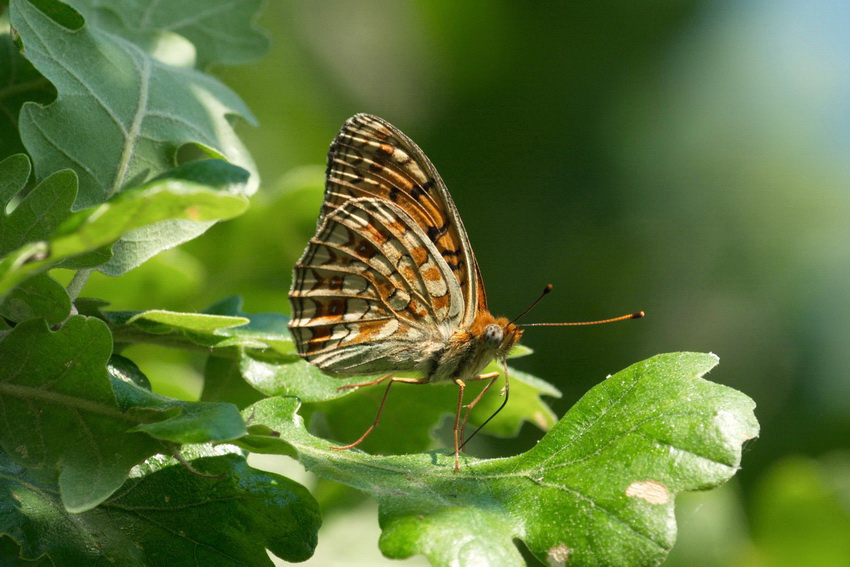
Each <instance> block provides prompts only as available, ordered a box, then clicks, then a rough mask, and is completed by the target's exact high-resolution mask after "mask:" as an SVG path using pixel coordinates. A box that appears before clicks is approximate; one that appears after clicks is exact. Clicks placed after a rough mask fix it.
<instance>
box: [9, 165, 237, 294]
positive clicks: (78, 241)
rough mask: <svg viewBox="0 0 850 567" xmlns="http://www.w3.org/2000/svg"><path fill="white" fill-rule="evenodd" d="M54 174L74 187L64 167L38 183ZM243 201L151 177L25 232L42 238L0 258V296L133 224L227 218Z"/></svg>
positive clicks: (112, 239)
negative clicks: (50, 226) (53, 224)
mask: <svg viewBox="0 0 850 567" xmlns="http://www.w3.org/2000/svg"><path fill="white" fill-rule="evenodd" d="M57 177H59V179H61V180H63V181H64V182H65V183H66V184H65V185H64V186H63V187H64V188H65V189H64V191H65V194H68V193H70V192H71V190H72V189H75V186H74V183H73V174H70V175H65V174H64V173H63V172H60V173H57V174H55V175H53V176H51V177H50V178H48V180H45V181H44V182H43V183H42V184H41V185H39V187H41V186H42V185H44V184H45V183H48V182H49V181H51V180H53V179H55V178H57ZM246 206H247V202H246V200H245V198H244V197H241V196H238V195H230V194H228V193H224V192H220V191H214V190H211V189H208V188H206V187H205V186H202V185H197V184H194V183H191V182H188V181H181V180H172V179H162V180H156V181H153V182H151V183H150V184H149V185H146V186H144V187H141V188H139V189H137V190H134V191H130V192H126V193H122V194H121V195H119V196H117V197H115V198H114V199H112V200H110V201H108V202H106V203H103V204H101V205H98V206H96V207H92V208H90V209H84V210H82V211H77V212H75V213H71V214H69V215H67V216H66V218H65V219H64V221H62V223H61V224H60V225H59V226H58V227H57V228H56V229H55V231H53V232H51V233H50V234H48V235H45V234H42V232H43V231H42V230H41V229H39V231H38V232H34V233H31V234H30V238H42V239H43V240H36V241H29V242H26V243H23V244H21V245H19V246H18V248H17V249H15V250H12V251H11V252H10V253H8V254H7V255H6V256H5V257H3V258H2V259H0V297H3V296H4V295H5V294H6V293H8V292H9V291H10V290H11V289H12V288H14V287H15V286H16V285H18V284H20V283H21V282H22V281H23V280H25V279H26V278H28V277H31V276H33V275H35V274H37V273H40V272H43V271H46V270H48V269H50V268H52V267H56V266H58V265H59V264H61V263H62V262H64V261H65V260H68V259H70V258H74V257H77V256H80V255H83V254H87V253H90V252H94V251H98V250H100V249H101V248H102V247H104V246H106V245H109V244H112V243H113V242H115V241H116V240H117V239H118V238H120V237H121V236H122V235H125V234H127V233H128V232H130V231H132V230H133V229H135V228H138V227H141V226H145V225H149V224H152V223H155V222H157V221H160V220H164V219H174V218H182V219H187V220H191V221H193V222H203V221H208V220H214V219H222V218H229V217H232V216H234V215H237V214H239V213H241V212H242V211H243V210H244V209H245V207H246ZM16 210H17V209H16ZM16 234H17V233H16ZM15 238H18V237H15ZM16 243H17V242H16Z"/></svg>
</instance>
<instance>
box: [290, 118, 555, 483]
mask: <svg viewBox="0 0 850 567" xmlns="http://www.w3.org/2000/svg"><path fill="white" fill-rule="evenodd" d="M547 289H551V286H550V287H549V288H547ZM289 300H290V304H291V308H292V310H291V314H292V317H291V319H290V323H289V330H290V332H291V334H292V336H293V339H294V342H295V345H296V348H297V350H298V354H299V355H300V356H301V357H302V358H303V359H304V360H306V361H308V362H310V363H311V364H314V365H315V366H317V367H318V368H319V369H320V370H322V371H323V372H324V373H326V374H329V375H331V376H334V377H351V376H369V375H381V376H380V377H379V378H376V379H373V380H370V381H367V382H362V383H359V384H351V385H346V386H342V387H341V388H353V387H359V386H371V385H376V384H380V383H382V382H388V383H387V387H386V390H385V391H384V396H383V398H382V400H381V404H380V406H379V408H378V413H377V416H376V417H375V421H374V422H373V423H372V426H371V427H369V428H368V429H367V430H366V432H365V433H364V434H363V435H362V436H361V437H360V439H358V440H357V441H355V442H354V443H351V444H349V445H345V446H342V447H334V448H336V449H349V448H351V447H355V446H357V445H358V444H360V443H361V442H362V441H363V440H364V439H365V438H366V437H367V436H368V435H369V434H370V433H371V432H372V430H373V429H374V428H375V427H376V426H377V424H378V421H379V419H380V416H381V412H382V411H383V407H384V403H385V402H386V399H387V395H388V394H389V391H390V387H391V386H392V385H393V384H394V383H396V382H402V383H408V384H432V383H434V384H436V383H454V384H456V385H457V387H458V399H457V407H456V408H455V419H454V457H455V471H457V470H459V452H460V449H461V447H462V443H461V439H462V436H463V428H464V426H465V424H466V420H467V418H468V417H469V413H470V411H471V410H472V408H473V407H474V405H475V404H476V403H477V402H478V401H479V400H480V399H481V398H482V396H483V395H484V393H485V392H486V391H487V390H488V389H489V388H490V386H492V385H493V382H494V381H495V380H496V378H497V377H498V376H499V373H497V372H491V373H485V374H482V371H483V370H484V368H485V367H486V366H487V365H488V364H489V363H490V362H491V361H492V360H494V359H496V360H500V361H503V362H504V360H505V359H506V358H507V355H508V352H509V351H510V350H511V348H512V347H513V346H514V345H515V344H516V343H517V341H518V340H519V339H520V337H521V336H522V333H523V331H522V330H521V329H519V328H518V326H517V325H516V324H515V323H514V322H512V321H509V320H508V319H507V318H505V317H494V316H493V315H492V314H491V313H490V311H489V310H488V308H487V294H486V292H485V290H484V282H483V281H482V278H481V271H480V270H479V268H478V262H477V261H476V259H475V254H474V253H473V252H472V247H471V245H470V243H469V238H468V236H467V234H466V230H465V229H464V227H463V221H462V220H461V218H460V215H459V214H458V211H457V208H456V207H455V204H454V202H453V201H452V198H451V195H449V192H448V189H447V188H446V185H445V183H443V180H442V179H441V178H440V175H439V174H438V173H437V170H436V169H435V168H434V166H433V164H432V163H431V161H430V160H429V159H428V157H427V156H426V155H425V153H424V152H423V151H422V150H421V149H419V146H417V145H416V144H415V143H414V142H413V140H411V139H410V138H408V137H407V136H406V135H404V134H403V133H402V132H401V131H400V130H398V129H397V128H395V127H394V126H392V125H391V124H390V123H389V122H387V121H385V120H383V119H382V118H378V117H377V116H372V115H369V114H357V115H356V116H353V117H351V118H350V119H348V120H347V121H346V122H345V124H344V125H343V126H342V129H341V130H340V131H339V133H338V134H337V135H336V137H335V138H334V140H333V143H332V144H331V147H330V150H329V152H328V160H327V171H326V184H325V194H324V202H323V203H322V207H321V211H320V214H319V219H318V222H317V229H316V234H315V236H313V238H311V239H310V241H309V244H308V245H307V248H306V250H305V251H304V254H303V255H302V256H301V259H300V260H298V262H297V263H296V264H295V268H294V270H293V275H292V288H291V289H290V292H289ZM527 311H528V310H526V312H527ZM523 314H524V313H523ZM515 320H516V319H515ZM515 320H514V321H515ZM409 371H415V372H416V373H418V375H419V376H420V377H419V378H411V377H403V376H395V375H394V374H395V373H399V372H409ZM476 380H486V381H488V383H487V384H486V385H485V388H484V389H483V390H482V391H481V393H480V394H479V395H478V396H477V397H476V398H475V399H474V400H473V401H472V402H471V403H469V404H467V405H466V406H464V405H463V398H464V390H465V388H466V383H467V382H470V381H476ZM506 388H507V377H506ZM505 402H507V399H506V400H505ZM464 407H466V414H465V416H464V418H463V420H461V418H460V414H461V412H462V410H463V408H464Z"/></svg>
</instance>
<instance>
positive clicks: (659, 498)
mask: <svg viewBox="0 0 850 567" xmlns="http://www.w3.org/2000/svg"><path fill="white" fill-rule="evenodd" d="M626 496H629V497H631V498H635V497H637V498H642V499H643V500H646V501H647V502H649V503H650V504H666V503H667V502H669V501H670V491H669V490H667V487H666V486H664V485H663V484H661V483H660V482H658V481H655V480H638V481H635V482H633V483H631V484H630V485H629V487H628V488H627V489H626Z"/></svg>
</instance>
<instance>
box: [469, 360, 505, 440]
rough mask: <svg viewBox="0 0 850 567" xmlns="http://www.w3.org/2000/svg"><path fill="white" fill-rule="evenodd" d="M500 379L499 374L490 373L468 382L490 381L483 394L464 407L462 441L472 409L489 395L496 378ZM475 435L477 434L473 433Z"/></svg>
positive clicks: (482, 391)
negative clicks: (488, 392)
mask: <svg viewBox="0 0 850 567" xmlns="http://www.w3.org/2000/svg"><path fill="white" fill-rule="evenodd" d="M498 377H499V373H498V372H488V373H487V374H479V375H478V376H476V377H474V378H470V379H469V380H467V382H472V381H473V380H489V382H488V383H487V385H486V386H484V389H483V390H481V392H480V393H479V394H478V395H477V396H475V399H474V400H472V401H471V402H470V403H468V404H466V406H464V407H465V408H466V413H465V414H464V416H463V422H461V424H460V438H461V439H463V430H464V429H466V422H467V421H468V420H469V414H470V413H471V412H472V408H474V407H475V405H476V404H477V403H478V402H480V401H481V398H483V397H484V394H486V393H487V390H489V389H490V386H492V385H493V382H495V381H496V378H498ZM473 435H475V434H474V433H473ZM467 441H469V439H467ZM464 444H466V443H465V442H464ZM460 448H461V449H463V444H462V445H461V446H460Z"/></svg>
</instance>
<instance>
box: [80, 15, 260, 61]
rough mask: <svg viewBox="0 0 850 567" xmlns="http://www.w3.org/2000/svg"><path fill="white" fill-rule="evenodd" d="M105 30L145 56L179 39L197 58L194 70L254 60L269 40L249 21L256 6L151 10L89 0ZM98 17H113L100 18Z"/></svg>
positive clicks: (157, 51) (252, 19)
mask: <svg viewBox="0 0 850 567" xmlns="http://www.w3.org/2000/svg"><path fill="white" fill-rule="evenodd" d="M91 4H92V6H95V7H97V9H98V10H100V11H101V12H102V13H101V20H100V21H101V23H102V24H103V25H104V27H107V25H108V24H110V27H111V26H112V25H114V28H113V29H114V30H115V31H116V32H118V33H119V35H121V36H123V37H128V38H132V40H133V41H134V42H135V43H136V44H137V45H139V46H141V47H142V48H143V49H145V51H147V52H148V53H151V54H153V55H156V54H157V53H159V51H161V43H162V41H163V36H164V35H166V34H179V35H181V36H182V37H184V38H186V39H187V40H189V41H190V42H191V43H192V45H193V47H194V50H195V51H196V52H197V63H196V64H197V67H199V68H201V69H203V68H206V67H208V66H209V65H211V64H222V65H239V64H244V63H250V62H253V61H256V60H257V59H259V58H260V57H261V56H262V55H263V54H264V53H265V52H266V50H267V49H268V43H269V41H268V38H267V37H266V35H265V34H264V33H262V31H261V30H260V29H259V28H258V27H257V26H256V24H255V22H254V20H255V19H256V17H257V14H258V12H259V10H260V7H261V5H262V1H261V0H242V1H241V2H232V1H231V0H183V1H182V2H160V3H155V4H151V3H150V2H145V1H142V0H92V1H91ZM103 12H106V13H110V14H112V19H113V20H114V21H110V19H107V18H104V15H105V14H103Z"/></svg>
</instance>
